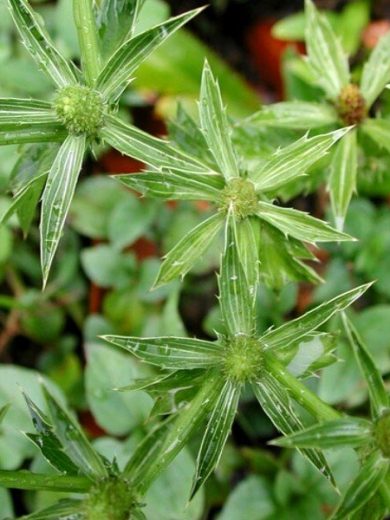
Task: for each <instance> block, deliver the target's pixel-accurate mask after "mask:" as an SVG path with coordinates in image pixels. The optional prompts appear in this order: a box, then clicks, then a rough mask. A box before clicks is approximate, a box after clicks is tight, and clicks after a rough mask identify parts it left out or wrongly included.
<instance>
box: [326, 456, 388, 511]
mask: <svg viewBox="0 0 390 520" xmlns="http://www.w3.org/2000/svg"><path fill="white" fill-rule="evenodd" d="M388 469H389V462H388V460H386V459H384V458H381V457H380V456H379V455H378V453H377V452H374V453H372V454H371V455H370V457H369V458H368V459H367V460H366V462H365V463H364V464H363V465H362V468H361V470H360V472H359V474H358V475H357V477H356V478H355V479H354V480H353V481H352V482H351V484H350V485H349V486H348V488H347V490H346V491H345V493H344V496H343V498H342V500H341V503H340V505H339V506H338V508H337V511H336V512H335V513H334V514H333V516H332V517H331V518H332V520H345V518H347V517H348V515H350V514H351V513H353V512H354V511H357V510H358V509H359V508H360V507H362V506H363V505H364V504H365V503H366V502H367V501H368V500H370V498H371V497H372V496H374V494H375V492H376V491H377V489H378V488H379V486H380V485H381V483H382V482H383V481H384V478H385V476H386V473H387V472H388Z"/></svg>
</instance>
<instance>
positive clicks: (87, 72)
mask: <svg viewBox="0 0 390 520" xmlns="http://www.w3.org/2000/svg"><path fill="white" fill-rule="evenodd" d="M73 19H74V24H75V26H76V29H77V36H78V41H79V47H80V58H81V63H82V69H83V73H84V78H85V81H86V83H87V84H88V85H90V86H91V87H93V86H94V85H95V82H96V80H97V78H98V76H99V73H100V70H101V55H100V47H99V43H100V42H99V39H98V31H97V25H96V20H95V13H94V10H93V0H77V1H76V2H73Z"/></svg>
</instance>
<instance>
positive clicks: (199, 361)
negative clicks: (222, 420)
mask: <svg viewBox="0 0 390 520" xmlns="http://www.w3.org/2000/svg"><path fill="white" fill-rule="evenodd" d="M103 339H104V340H106V341H108V342H110V343H112V344H114V345H117V346H118V347H121V348H123V349H124V350H127V351H128V352H131V353H132V354H134V355H135V356H137V357H139V358H141V359H142V360H144V361H146V362H147V363H150V364H152V365H157V366H159V367H161V368H164V369H165V368H166V369H172V370H177V369H184V370H185V369H194V368H208V367H211V366H213V365H215V364H216V363H217V362H218V360H219V359H220V357H221V350H220V348H219V346H218V344H217V343H216V342H211V341H203V340H200V339H193V338H174V337H161V338H132V337H126V336H103Z"/></svg>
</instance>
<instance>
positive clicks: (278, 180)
mask: <svg viewBox="0 0 390 520" xmlns="http://www.w3.org/2000/svg"><path fill="white" fill-rule="evenodd" d="M348 131H349V128H342V129H340V130H336V131H335V132H329V133H328V134H322V135H316V136H314V137H308V136H307V135H306V136H304V137H302V138H301V139H299V140H298V141H296V142H295V143H293V144H291V145H290V146H287V147H285V148H282V149H280V150H278V151H277V152H275V153H274V155H273V156H272V157H271V158H270V160H269V161H266V162H265V163H264V165H263V167H262V168H261V169H260V170H259V171H258V172H256V173H255V175H252V180H253V182H254V184H255V186H256V190H257V191H269V190H272V191H273V190H276V189H278V188H280V187H282V186H284V185H285V184H287V183H288V182H290V181H292V180H294V179H296V178H297V177H299V176H300V175H304V174H305V173H306V171H307V170H308V169H309V168H310V166H312V165H313V164H315V163H316V162H317V161H318V160H319V159H321V158H322V157H324V156H325V155H326V154H327V153H328V151H329V149H330V148H331V146H332V145H333V144H334V143H335V142H336V141H338V140H339V139H341V138H342V137H343V136H345V134H346V133H347V132H348Z"/></svg>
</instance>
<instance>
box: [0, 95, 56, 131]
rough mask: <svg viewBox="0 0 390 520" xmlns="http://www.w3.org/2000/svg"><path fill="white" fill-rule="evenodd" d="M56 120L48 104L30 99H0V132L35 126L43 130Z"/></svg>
mask: <svg viewBox="0 0 390 520" xmlns="http://www.w3.org/2000/svg"><path fill="white" fill-rule="evenodd" d="M52 124H54V125H55V126H58V119H57V116H56V114H55V112H54V111H53V110H52V106H51V104H50V103H47V102H45V101H34V100H32V99H13V98H0V130H1V131H2V132H3V131H6V130H17V129H21V128H24V127H28V128H30V127H31V128H33V127H34V126H35V125H37V126H38V127H41V128H42V129H44V127H45V126H49V128H50V126H51V125H52Z"/></svg>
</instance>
